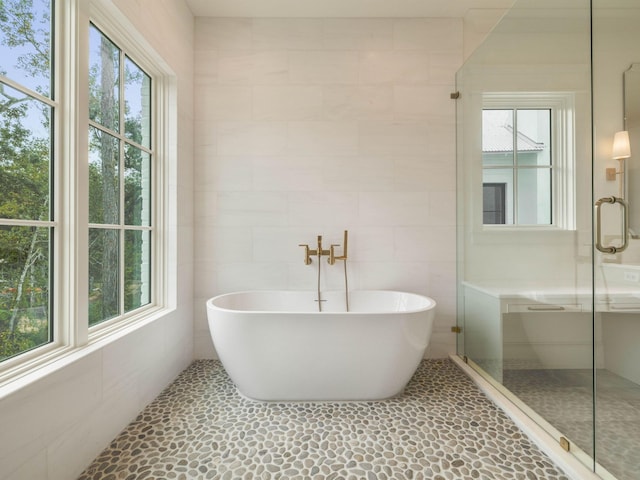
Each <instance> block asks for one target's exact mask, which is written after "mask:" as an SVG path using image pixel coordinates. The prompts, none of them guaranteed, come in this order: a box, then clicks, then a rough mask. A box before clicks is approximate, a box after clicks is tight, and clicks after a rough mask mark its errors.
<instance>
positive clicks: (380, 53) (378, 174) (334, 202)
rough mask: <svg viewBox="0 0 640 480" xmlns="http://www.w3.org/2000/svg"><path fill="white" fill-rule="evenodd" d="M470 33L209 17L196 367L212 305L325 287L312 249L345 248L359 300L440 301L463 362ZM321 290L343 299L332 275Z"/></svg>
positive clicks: (199, 48)
mask: <svg viewBox="0 0 640 480" xmlns="http://www.w3.org/2000/svg"><path fill="white" fill-rule="evenodd" d="M462 30H463V21H462V19H449V18H422V19H391V18H377V19H337V18H336V19H247V18H234V19H231V18H197V19H196V34H195V126H194V128H195V167H194V169H195V180H194V182H195V183H194V188H195V202H194V205H195V207H194V208H195V212H194V215H195V225H196V226H195V233H194V241H195V245H194V249H195V256H194V260H195V276H194V302H195V304H194V316H195V355H196V357H197V358H208V357H212V356H214V350H213V345H212V343H211V340H210V336H209V332H208V327H207V323H206V312H205V301H206V299H207V298H209V297H211V296H213V295H216V294H220V293H226V292H230V291H237V290H252V289H315V286H316V283H315V282H316V279H317V273H316V272H317V271H316V268H317V265H316V263H314V264H312V265H310V266H307V265H304V263H303V261H302V260H303V251H302V249H301V248H300V247H299V246H298V244H300V243H309V244H312V247H313V246H315V242H316V236H317V235H323V244H324V245H329V244H331V243H341V242H342V235H343V230H345V229H348V230H349V261H348V274H349V286H350V288H352V289H397V290H405V291H410V292H416V293H421V294H425V295H429V296H431V297H433V298H434V299H435V300H436V301H437V302H438V311H437V317H436V322H435V327H434V335H433V337H432V343H431V346H430V349H429V351H428V352H427V356H430V357H443V356H446V355H447V354H449V353H453V352H454V351H455V338H454V336H453V334H452V333H451V331H450V326H451V325H453V324H455V256H456V252H455V104H454V102H453V101H452V100H451V99H450V98H449V95H450V93H451V92H452V91H453V90H454V78H455V72H456V70H457V69H458V68H459V67H460V65H461V64H462V58H463V32H462ZM323 272H324V274H323V280H322V288H323V289H342V288H343V268H342V266H341V265H336V266H329V265H326V264H323Z"/></svg>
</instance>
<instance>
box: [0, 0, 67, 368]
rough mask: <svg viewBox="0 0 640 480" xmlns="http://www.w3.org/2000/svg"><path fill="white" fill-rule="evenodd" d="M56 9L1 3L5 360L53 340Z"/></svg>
mask: <svg viewBox="0 0 640 480" xmlns="http://www.w3.org/2000/svg"><path fill="white" fill-rule="evenodd" d="M52 12H53V5H52V3H51V1H49V0H33V2H24V1H17V0H5V1H3V2H2V3H0V58H1V59H2V62H0V361H1V360H5V359H7V358H10V357H13V356H15V355H18V354H20V353H22V352H24V351H28V350H31V349H33V348H35V347H38V346H40V345H43V344H46V343H48V342H50V341H51V340H52V339H53V321H54V318H53V316H52V306H53V305H52V302H53V299H52V295H51V292H52V290H51V280H52V273H53V270H52V266H53V263H52V251H53V239H54V237H55V235H56V233H57V232H56V223H55V221H56V218H55V216H54V209H53V208H52V206H53V196H52V194H53V188H52V187H53V185H54V182H55V180H56V179H55V178H54V174H53V172H54V139H55V135H54V132H55V131H56V130H57V125H55V120H54V119H55V118H56V114H57V111H56V110H57V109H58V108H59V107H58V103H57V101H56V100H57V99H56V98H55V95H54V92H55V91H56V88H55V83H54V75H53V73H52V72H53V71H54V65H53V55H52V44H53V41H54V35H55V32H54V28H53V25H52V22H51V19H52Z"/></svg>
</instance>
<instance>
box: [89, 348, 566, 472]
mask: <svg viewBox="0 0 640 480" xmlns="http://www.w3.org/2000/svg"><path fill="white" fill-rule="evenodd" d="M101 479H103V480H116V479H126V480H143V479H154V480H155V479H179V480H187V479H189V480H190V479H224V480H228V479H234V480H235V479H265V480H266V479H313V480H315V479H322V480H329V479H344V480H351V479H364V480H376V479H378V480H384V479H394V480H396V479H397V480H401V479H415V480H419V479H430V480H445V479H446V480H466V479H486V480H503V479H516V480H543V479H549V480H568V477H567V476H566V475H565V474H564V473H563V472H562V471H560V470H559V469H558V468H557V467H556V466H554V464H553V463H552V462H551V461H550V460H549V458H548V457H547V456H546V455H545V454H544V453H542V452H541V451H540V450H539V449H538V448H537V447H536V446H535V445H534V444H533V443H532V442H531V441H530V440H529V439H528V438H527V437H526V436H525V435H524V434H523V433H522V432H521V431H520V430H519V429H518V428H517V426H516V425H515V424H514V423H513V422H512V421H511V420H510V419H509V418H508V417H507V416H506V415H505V414H504V413H503V412H502V411H501V410H500V409H498V408H497V407H496V406H495V405H494V404H493V403H492V402H491V401H490V400H488V399H487V397H485V396H484V395H483V394H482V393H481V392H480V390H478V389H477V388H476V386H475V385H474V384H473V382H472V381H471V380H470V379H469V378H468V377H467V376H466V375H465V374H464V373H463V372H462V371H460V370H459V369H458V367H457V366H456V365H455V364H454V363H453V362H452V361H450V360H448V359H447V360H424V361H423V362H422V363H421V364H420V366H419V368H418V370H417V372H416V374H415V375H414V376H413V378H412V379H411V381H410V383H409V384H408V385H407V388H406V389H405V391H404V393H403V394H402V395H401V396H399V397H397V398H394V399H390V400H384V401H379V402H342V403H340V402H318V403H313V402H301V403H261V402H254V401H251V400H248V399H246V398H244V397H242V396H241V395H239V394H238V392H237V390H236V388H235V386H234V385H233V383H232V382H231V381H230V379H229V377H228V376H227V374H226V372H225V371H224V368H223V367H222V365H221V364H220V363H219V362H218V361H214V360H202V361H196V362H194V363H193V364H192V365H191V366H190V367H189V368H187V369H186V370H185V371H184V372H183V373H181V374H180V376H179V377H178V378H177V379H176V380H175V381H174V382H173V383H172V384H171V385H170V386H169V387H167V389H166V390H164V391H163V392H162V393H161V394H160V396H159V397H158V398H157V399H156V400H154V401H153V402H152V403H151V404H150V405H149V406H148V407H147V408H146V409H145V410H144V411H142V412H141V413H140V415H138V417H137V418H136V419H135V420H134V421H133V422H132V423H131V424H130V425H129V426H128V427H127V428H126V429H125V430H124V431H123V432H122V433H121V434H120V435H119V436H118V437H116V438H115V439H114V440H113V441H112V442H111V444H110V446H109V447H108V448H107V449H105V450H104V451H103V452H102V453H101V454H100V455H99V456H98V458H96V459H95V461H94V462H93V463H92V464H91V465H90V466H89V467H88V468H87V469H86V470H85V471H84V472H83V473H82V475H81V476H80V477H79V480H101Z"/></svg>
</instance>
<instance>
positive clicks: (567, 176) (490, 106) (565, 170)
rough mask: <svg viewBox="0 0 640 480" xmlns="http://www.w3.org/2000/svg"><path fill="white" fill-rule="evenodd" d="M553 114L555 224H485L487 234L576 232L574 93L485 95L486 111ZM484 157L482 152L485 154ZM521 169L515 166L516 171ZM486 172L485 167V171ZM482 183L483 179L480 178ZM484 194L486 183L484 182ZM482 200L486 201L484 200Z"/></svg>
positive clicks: (552, 175)
mask: <svg viewBox="0 0 640 480" xmlns="http://www.w3.org/2000/svg"><path fill="white" fill-rule="evenodd" d="M499 109H506V110H524V109H527V110H540V109H545V110H550V111H551V150H550V154H551V159H552V161H551V162H552V163H551V166H550V167H545V168H549V169H550V172H551V182H552V186H551V199H550V200H551V218H552V223H550V224H541V225H531V224H485V223H484V221H483V219H482V218H481V219H480V224H481V226H482V230H483V231H514V230H515V231H518V230H523V231H530V230H536V231H539V230H542V231H543V230H575V229H576V211H575V195H576V186H575V176H574V171H575V118H574V116H575V95H574V94H573V93H572V92H488V93H483V95H482V109H481V112H480V113H481V115H482V112H483V111H484V110H499ZM481 153H482V152H481ZM504 168H512V169H515V168H517V167H516V166H515V165H514V166H512V167H504ZM481 170H482V172H484V167H481ZM480 178H481V179H482V178H483V176H482V175H480ZM480 189H481V191H482V182H480ZM480 198H482V197H480Z"/></svg>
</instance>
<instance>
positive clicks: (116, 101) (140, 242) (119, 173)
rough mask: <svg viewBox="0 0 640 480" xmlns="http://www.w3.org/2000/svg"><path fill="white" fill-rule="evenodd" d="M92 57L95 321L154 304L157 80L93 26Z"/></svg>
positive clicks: (92, 298) (91, 224) (92, 286)
mask: <svg viewBox="0 0 640 480" xmlns="http://www.w3.org/2000/svg"><path fill="white" fill-rule="evenodd" d="M89 39H90V42H89V44H90V62H89V88H90V101H89V119H90V121H89V324H90V325H94V324H96V323H99V322H102V321H104V320H108V319H110V318H114V317H118V316H119V315H121V314H122V313H127V312H130V311H132V310H135V309H136V308H139V307H141V306H143V305H147V304H148V303H149V302H150V292H151V288H150V287H151V286H150V281H151V272H150V266H151V241H152V239H151V234H152V230H151V189H150V185H151V164H152V160H153V157H154V156H153V151H152V150H151V105H150V98H151V79H150V77H149V75H147V74H146V73H145V72H144V70H142V69H141V68H140V67H139V66H138V65H136V63H135V62H134V61H133V60H132V59H131V58H129V56H128V55H126V54H125V52H124V51H123V50H122V49H121V48H119V47H118V46H116V44H115V43H113V42H112V41H111V40H110V39H109V38H108V37H107V36H106V35H104V33H102V32H101V31H100V30H99V29H98V28H96V27H95V26H94V25H91V27H90V34H89Z"/></svg>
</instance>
